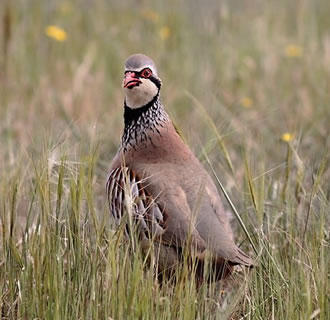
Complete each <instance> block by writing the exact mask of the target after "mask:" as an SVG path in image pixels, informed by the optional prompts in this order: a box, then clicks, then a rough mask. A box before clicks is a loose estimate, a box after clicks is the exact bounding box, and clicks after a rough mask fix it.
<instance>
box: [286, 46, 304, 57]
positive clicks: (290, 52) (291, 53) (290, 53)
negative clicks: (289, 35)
mask: <svg viewBox="0 0 330 320" xmlns="http://www.w3.org/2000/svg"><path fill="white" fill-rule="evenodd" d="M285 55H286V56H287V57H290V58H298V57H301V56H302V55H303V48H302V47H299V46H297V45H294V44H290V45H289V46H287V47H286V48H285Z"/></svg>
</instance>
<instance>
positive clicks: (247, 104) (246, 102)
mask: <svg viewBox="0 0 330 320" xmlns="http://www.w3.org/2000/svg"><path fill="white" fill-rule="evenodd" d="M240 103H241V105H242V107H244V108H251V107H252V103H253V101H252V99H251V98H249V97H243V98H241V100H240Z"/></svg>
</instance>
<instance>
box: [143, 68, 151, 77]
mask: <svg viewBox="0 0 330 320" xmlns="http://www.w3.org/2000/svg"><path fill="white" fill-rule="evenodd" d="M151 75H152V71H151V70H150V69H149V68H146V69H143V70H142V72H141V76H142V77H143V78H150V77H151Z"/></svg>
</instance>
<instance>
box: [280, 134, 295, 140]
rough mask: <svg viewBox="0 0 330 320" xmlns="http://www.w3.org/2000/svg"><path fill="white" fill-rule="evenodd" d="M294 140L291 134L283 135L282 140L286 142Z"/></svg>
mask: <svg viewBox="0 0 330 320" xmlns="http://www.w3.org/2000/svg"><path fill="white" fill-rule="evenodd" d="M292 139H293V134H292V133H290V132H284V133H283V134H282V135H281V140H282V141H284V142H290V141H292Z"/></svg>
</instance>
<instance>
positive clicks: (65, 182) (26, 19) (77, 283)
mask: <svg viewBox="0 0 330 320" xmlns="http://www.w3.org/2000/svg"><path fill="white" fill-rule="evenodd" d="M329 15H330V2H329V1H328V0H314V1H310V0H300V1H298V0H294V1H286V0H278V1H261V0H250V1H236V0H231V1H229V0H228V1H226V0H221V1H216V0H209V1H197V0H193V1H189V0H180V1H174V0H168V1H129V0H120V1H119V0H109V1H106V0H98V1H91V0H80V1H78V0H76V1H74V0H72V1H69V0H63V1H61V0H58V1H55V0H54V1H41V0H30V1H26V0H15V1H10V0H2V1H1V2H0V48H1V50H0V318H1V319H108V320H110V319H113V320H119V319H201V320H202V319H263V320H264V319H290V320H291V319H292V320H294V319H297V320H301V319H306V320H309V319H320V320H328V319H330V289H329V288H330V279H329V278H330V270H329V262H330V252H329V251H330V244H329V241H330V165H329V160H330V159H329V155H330V153H329V149H330V19H329ZM137 52H141V53H145V54H147V55H149V56H151V57H152V58H153V59H154V60H155V62H156V64H157V66H158V69H159V74H160V77H161V78H162V81H163V88H162V97H163V102H164V104H165V105H166V108H167V111H168V112H169V113H170V114H171V116H172V118H173V119H174V121H175V124H176V125H177V127H178V128H179V130H180V132H181V133H182V136H183V137H184V139H185V141H186V142H187V143H188V144H189V145H190V146H191V148H192V149H193V150H194V152H195V154H196V155H197V156H198V157H199V158H200V160H201V161H202V162H203V164H204V165H205V167H206V168H207V169H208V170H209V171H210V173H211V174H212V175H213V171H214V172H215V174H216V176H217V177H218V178H219V180H220V181H221V183H222V184H223V185H224V188H225V190H226V192H227V193H228V195H229V197H230V199H231V201H232V202H233V204H234V206H235V208H236V209H237V211H238V213H239V214H240V217H241V219H242V221H243V223H244V225H245V226H246V228H247V232H248V234H249V235H250V238H251V240H249V239H248V237H247V236H246V233H245V232H244V231H243V229H242V226H241V225H240V224H239V223H238V220H237V218H236V217H235V215H234V214H232V213H231V212H233V210H232V208H231V206H230V205H229V204H228V202H227V201H226V199H225V197H223V200H224V204H225V207H226V210H227V211H228V213H230V214H232V225H233V229H234V231H235V236H236V241H237V243H240V245H241V246H242V248H243V249H244V250H245V251H246V252H249V254H250V255H251V256H254V257H256V261H257V267H256V268H254V269H252V270H250V271H247V270H242V269H241V270H240V269H238V270H236V271H235V273H234V276H233V277H234V279H232V280H231V281H230V282H226V283H212V284H209V285H208V284H207V283H204V284H203V285H202V286H201V287H200V288H199V289H198V290H196V284H195V282H194V277H193V275H192V274H191V271H190V270H189V264H188V263H184V264H183V265H181V266H178V269H177V281H176V282H175V283H173V282H171V281H167V280H166V279H165V280H164V281H163V282H162V283H158V282H157V281H156V280H155V277H154V275H153V268H152V265H150V264H148V263H147V261H146V260H145V259H144V257H143V256H142V255H141V253H140V250H139V248H138V247H137V246H132V243H129V242H128V241H127V240H126V239H124V238H123V237H122V236H121V234H120V233H119V234H118V233H115V232H113V228H112V224H111V219H110V214H109V210H108V207H107V204H106V196H105V182H106V178H107V173H108V169H109V165H110V162H111V159H112V158H113V157H114V155H115V153H116V150H117V148H118V145H119V142H120V135H121V131H122V129H123V115H122V113H123V94H122V91H121V81H122V76H123V64H124V62H125V59H126V57H127V56H128V55H130V54H133V53H137ZM219 192H220V193H221V194H222V191H221V189H220V186H219ZM251 242H252V243H253V245H254V246H255V249H256V250H255V251H256V252H254V249H253V246H252V243H251ZM192 273H193V272H192Z"/></svg>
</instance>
